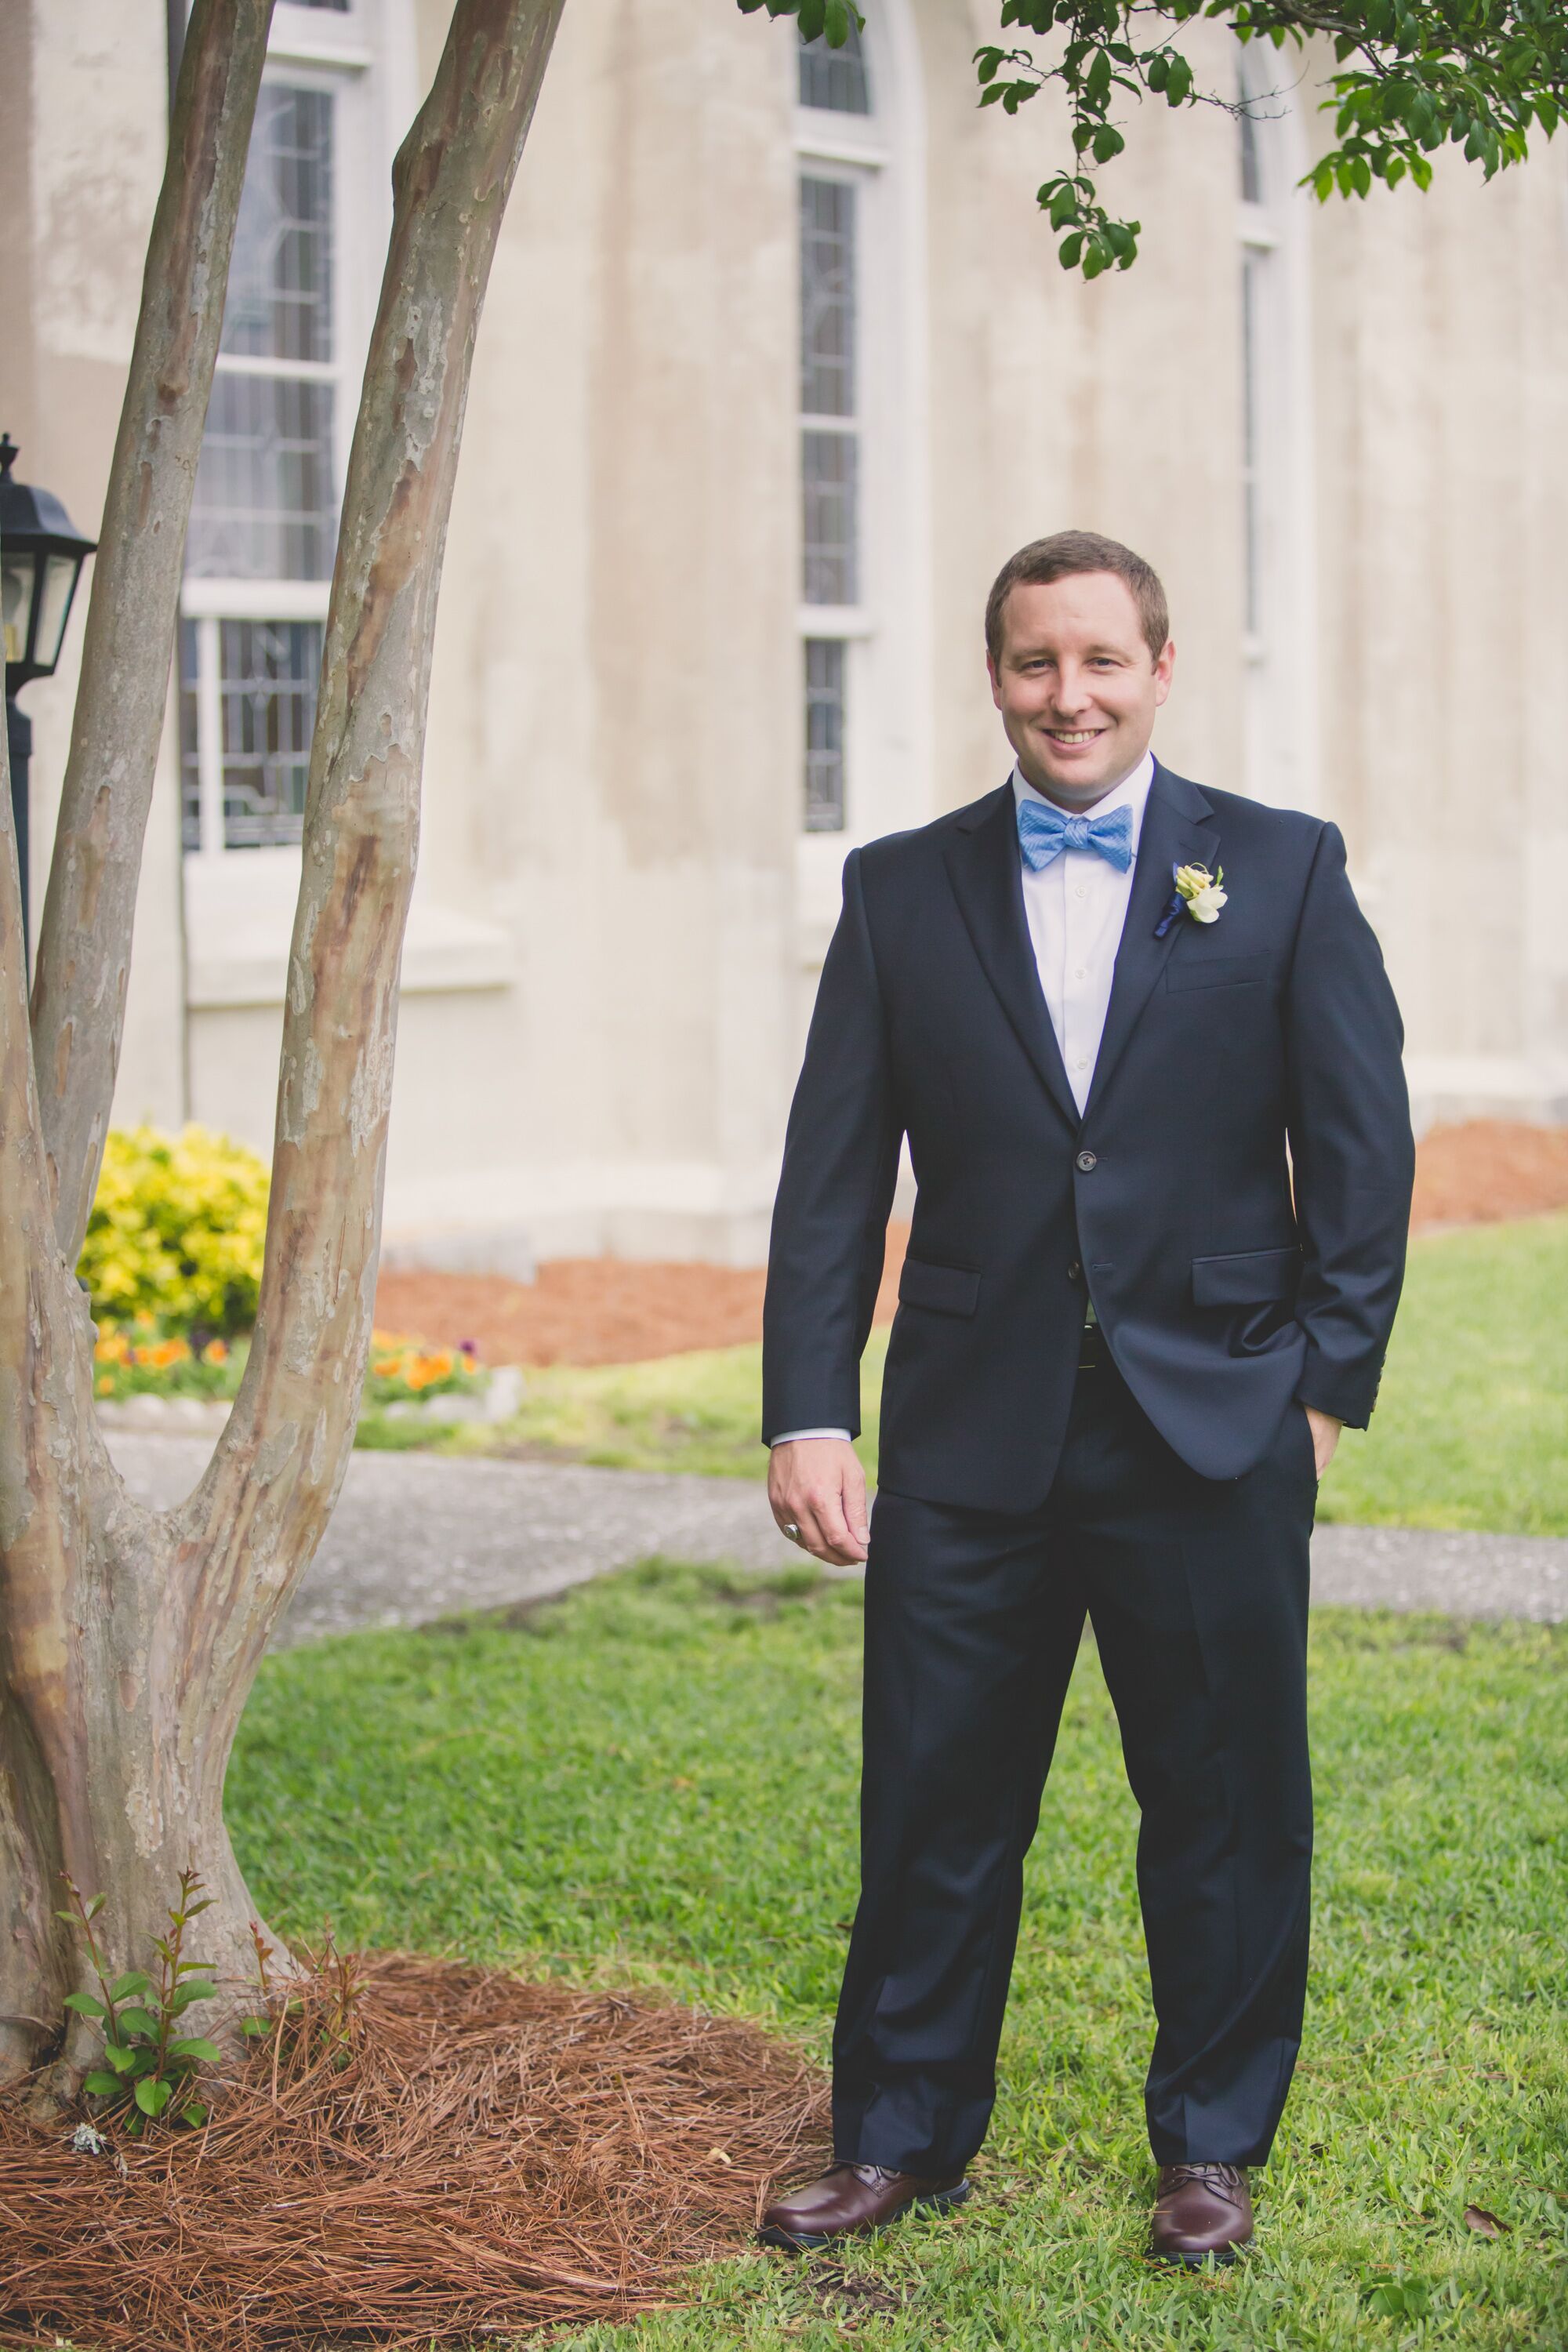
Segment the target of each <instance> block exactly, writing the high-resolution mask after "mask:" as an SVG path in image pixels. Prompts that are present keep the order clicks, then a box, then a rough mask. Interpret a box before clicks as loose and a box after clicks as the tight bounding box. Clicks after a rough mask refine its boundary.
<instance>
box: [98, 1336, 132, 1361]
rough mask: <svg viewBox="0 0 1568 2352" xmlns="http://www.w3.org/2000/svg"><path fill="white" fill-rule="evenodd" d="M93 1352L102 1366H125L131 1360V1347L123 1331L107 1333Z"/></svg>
mask: <svg viewBox="0 0 1568 2352" xmlns="http://www.w3.org/2000/svg"><path fill="white" fill-rule="evenodd" d="M92 1352H93V1356H94V1359H95V1360H96V1361H97V1362H99V1363H100V1364H123V1363H125V1362H126V1361H127V1360H129V1357H130V1354H131V1345H130V1342H129V1341H128V1339H126V1337H125V1334H124V1332H123V1331H106V1332H105V1333H104V1334H103V1337H102V1338H101V1339H100V1340H99V1342H98V1344H97V1346H96V1347H95V1348H94V1349H93V1351H92Z"/></svg>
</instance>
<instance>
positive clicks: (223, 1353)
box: [202, 1339, 228, 1364]
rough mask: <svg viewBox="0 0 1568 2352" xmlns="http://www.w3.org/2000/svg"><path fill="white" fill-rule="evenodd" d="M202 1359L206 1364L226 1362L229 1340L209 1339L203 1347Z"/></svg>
mask: <svg viewBox="0 0 1568 2352" xmlns="http://www.w3.org/2000/svg"><path fill="white" fill-rule="evenodd" d="M202 1361H203V1363H204V1364H226V1363H227V1361H228V1342H227V1340H226V1339H209V1340H208V1341H207V1344H206V1346H205V1348H204V1349H202Z"/></svg>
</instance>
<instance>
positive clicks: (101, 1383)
mask: <svg viewBox="0 0 1568 2352" xmlns="http://www.w3.org/2000/svg"><path fill="white" fill-rule="evenodd" d="M96 1385H97V1388H98V1393H99V1395H100V1396H112V1395H113V1394H114V1376H113V1374H112V1373H111V1372H100V1374H99V1376H98V1381H97V1384H96Z"/></svg>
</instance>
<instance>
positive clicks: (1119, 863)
mask: <svg viewBox="0 0 1568 2352" xmlns="http://www.w3.org/2000/svg"><path fill="white" fill-rule="evenodd" d="M1018 845H1019V847H1020V848H1021V849H1022V851H1023V853H1024V857H1025V862H1026V864H1027V865H1028V866H1030V867H1031V868H1032V869H1033V870H1034V872H1035V873H1038V872H1039V871H1040V869H1041V867H1042V866H1049V865H1050V863H1051V861H1052V860H1053V858H1058V857H1059V856H1061V854H1062V852H1063V850H1064V849H1092V850H1093V851H1094V852H1095V853H1096V855H1097V856H1100V857H1103V858H1104V860H1105V862H1106V864H1107V865H1108V866H1115V868H1116V870H1117V872H1118V874H1125V873H1126V871H1127V869H1128V867H1129V866H1131V863H1132V812H1131V809H1130V808H1129V807H1128V806H1127V805H1126V803H1125V802H1124V803H1122V805H1121V808H1113V809H1107V810H1106V811H1105V812H1104V814H1102V815H1100V816H1068V814H1066V812H1065V811H1064V810H1062V809H1059V808H1054V807H1053V806H1052V805H1051V803H1049V802H1048V801H1020V802H1019V803H1018Z"/></svg>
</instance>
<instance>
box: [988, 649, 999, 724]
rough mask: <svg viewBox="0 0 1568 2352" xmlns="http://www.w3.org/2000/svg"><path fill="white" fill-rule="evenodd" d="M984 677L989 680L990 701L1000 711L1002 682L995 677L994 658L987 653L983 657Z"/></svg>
mask: <svg viewBox="0 0 1568 2352" xmlns="http://www.w3.org/2000/svg"><path fill="white" fill-rule="evenodd" d="M985 675H986V677H988V678H989V679H990V680H991V699H992V701H993V702H994V704H995V705H996V708H997V709H998V710H1000V709H1001V708H1002V681H1001V679H1000V678H999V677H997V675H996V661H995V656H994V655H992V654H989V653H988V654H987V655H986V656H985Z"/></svg>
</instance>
